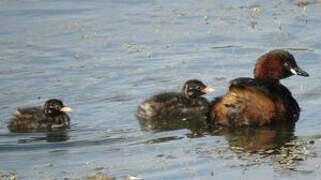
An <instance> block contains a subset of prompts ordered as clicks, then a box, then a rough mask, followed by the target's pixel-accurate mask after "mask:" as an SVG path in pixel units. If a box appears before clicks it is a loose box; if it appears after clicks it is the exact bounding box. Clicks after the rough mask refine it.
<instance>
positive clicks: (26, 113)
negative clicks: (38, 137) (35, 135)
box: [8, 99, 71, 132]
mask: <svg viewBox="0 0 321 180" xmlns="http://www.w3.org/2000/svg"><path fill="white" fill-rule="evenodd" d="M69 111H71V109H70V108H69V107H66V106H64V105H63V103H62V101H60V100H58V99H50V100H48V101H46V103H45V105H44V107H43V108H42V107H30V108H23V109H18V110H17V111H16V112H15V113H14V114H13V118H12V119H11V121H10V122H9V125H8V129H9V130H10V131H12V132H33V131H50V130H54V129H63V128H67V127H69V126H70V120H69V116H68V115H67V114H66V113H65V112H69Z"/></svg>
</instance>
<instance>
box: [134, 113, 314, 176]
mask: <svg viewBox="0 0 321 180" xmlns="http://www.w3.org/2000/svg"><path fill="white" fill-rule="evenodd" d="M139 123H140V126H141V129H142V130H144V131H152V132H160V131H169V130H178V129H188V130H190V131H191V133H188V134H185V135H184V137H187V138H198V137H204V136H208V135H210V136H213V137H214V136H223V137H224V138H225V140H226V142H227V144H223V145H222V144H221V142H219V141H218V142H215V144H214V145H211V146H204V147H202V148H201V150H200V149H199V148H197V151H196V153H199V154H201V155H202V156H216V157H219V158H223V159H229V158H231V159H233V158H234V157H237V158H238V159H239V160H242V161H246V162H247V163H245V164H237V162H236V161H235V163H236V164H235V165H231V167H232V168H234V167H241V168H242V167H244V166H245V167H248V166H256V165H260V164H264V163H266V164H269V165H272V166H273V167H274V169H275V170H277V171H281V172H282V173H284V172H286V171H291V172H300V170H298V169H297V168H296V165H297V164H298V163H299V162H302V161H304V160H306V159H307V158H308V157H311V156H314V154H315V153H314V152H313V151H309V145H312V144H313V143H311V142H313V140H311V139H310V140H307V139H305V140H303V139H299V138H297V137H295V136H294V129H295V127H294V126H292V125H283V126H278V127H276V126H267V127H243V128H226V127H214V128H213V127H210V126H208V125H207V124H206V119H202V118H194V119H171V120H163V121H147V120H144V119H139ZM181 138H183V137H182V136H171V137H160V138H155V139H152V140H149V141H147V142H145V143H148V144H150V143H162V142H166V141H176V140H179V139H181Z"/></svg>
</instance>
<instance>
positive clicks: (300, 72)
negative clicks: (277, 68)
mask: <svg viewBox="0 0 321 180" xmlns="http://www.w3.org/2000/svg"><path fill="white" fill-rule="evenodd" d="M290 71H291V73H292V74H295V75H299V76H306V77H307V76H309V73H307V72H305V71H303V70H302V69H301V68H299V67H295V68H291V69H290Z"/></svg>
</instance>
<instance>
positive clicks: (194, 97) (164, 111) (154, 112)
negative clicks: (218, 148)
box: [136, 80, 214, 120]
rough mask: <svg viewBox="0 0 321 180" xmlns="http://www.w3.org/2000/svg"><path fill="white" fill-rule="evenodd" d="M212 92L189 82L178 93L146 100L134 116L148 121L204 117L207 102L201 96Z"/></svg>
mask: <svg viewBox="0 0 321 180" xmlns="http://www.w3.org/2000/svg"><path fill="white" fill-rule="evenodd" d="M213 91H214V89H212V88H209V87H206V86H205V85H204V84H203V83H202V82H201V81H199V80H189V81H187V82H185V84H184V86H183V89H182V92H180V93H175V92H166V93H161V94H158V95H154V96H151V97H149V98H147V99H146V100H145V101H144V102H142V103H141V104H140V105H139V106H138V108H137V111H136V116H137V117H138V118H143V119H149V120H161V119H164V120H165V119H173V118H188V117H189V116H195V115H204V116H206V115H207V113H208V111H209V102H208V101H207V100H206V99H205V98H203V97H201V96H202V95H203V94H206V93H209V92H213Z"/></svg>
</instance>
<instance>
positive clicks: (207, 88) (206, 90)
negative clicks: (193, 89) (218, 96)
mask: <svg viewBox="0 0 321 180" xmlns="http://www.w3.org/2000/svg"><path fill="white" fill-rule="evenodd" d="M213 91H215V89H213V88H209V87H206V88H204V89H202V90H201V92H202V93H205V94H206V93H209V92H213Z"/></svg>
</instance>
